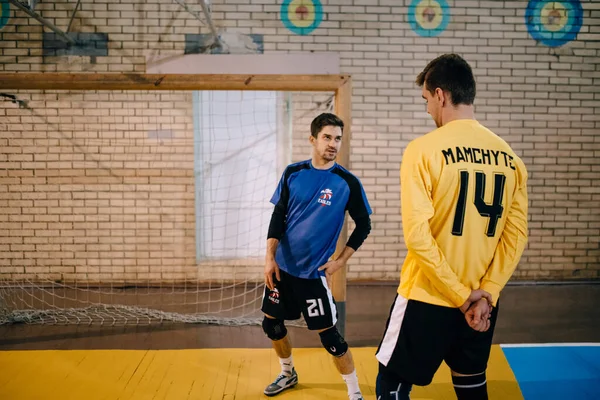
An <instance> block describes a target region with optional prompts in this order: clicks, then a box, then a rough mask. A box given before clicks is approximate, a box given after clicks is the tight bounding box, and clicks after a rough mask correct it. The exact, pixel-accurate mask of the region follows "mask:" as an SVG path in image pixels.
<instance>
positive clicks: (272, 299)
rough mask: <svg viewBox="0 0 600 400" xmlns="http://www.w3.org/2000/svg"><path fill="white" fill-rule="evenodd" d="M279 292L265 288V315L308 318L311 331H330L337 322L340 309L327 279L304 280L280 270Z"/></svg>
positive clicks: (291, 318) (307, 322) (280, 317)
mask: <svg viewBox="0 0 600 400" xmlns="http://www.w3.org/2000/svg"><path fill="white" fill-rule="evenodd" d="M279 272H280V275H279V276H280V277H281V281H277V280H274V283H275V289H274V290H269V288H268V287H266V286H265V292H264V294H263V302H262V308H261V310H262V312H264V313H265V314H268V315H270V316H271V317H274V318H277V319H281V320H295V319H299V318H300V314H302V315H303V316H304V320H305V321H306V325H307V326H308V329H311V330H318V329H327V328H330V327H332V326H334V325H335V323H336V322H337V309H336V307H335V301H334V300H333V296H332V295H331V290H329V287H328V286H327V280H326V279H325V277H324V276H323V277H321V278H320V279H302V278H297V277H295V276H292V275H290V274H288V273H287V272H285V271H282V270H280V271H279Z"/></svg>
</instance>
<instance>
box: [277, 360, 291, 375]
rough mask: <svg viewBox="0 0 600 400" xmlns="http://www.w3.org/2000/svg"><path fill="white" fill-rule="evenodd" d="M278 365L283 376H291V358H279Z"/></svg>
mask: <svg viewBox="0 0 600 400" xmlns="http://www.w3.org/2000/svg"><path fill="white" fill-rule="evenodd" d="M279 364H281V372H283V373H284V374H285V375H292V369H293V368H294V362H293V361H292V356H289V357H288V358H280V359H279Z"/></svg>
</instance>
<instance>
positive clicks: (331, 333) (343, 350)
mask: <svg viewBox="0 0 600 400" xmlns="http://www.w3.org/2000/svg"><path fill="white" fill-rule="evenodd" d="M319 336H320V337H321V343H322V344H323V347H324V348H325V349H326V350H327V352H328V353H329V354H331V355H332V356H333V363H334V364H335V367H336V368H337V370H338V372H339V373H340V374H341V375H342V378H343V379H344V382H346V386H347V387H348V397H350V399H352V400H355V399H362V398H363V397H362V394H361V392H360V387H359V385H358V377H357V376H356V369H355V368H354V360H353V359H352V353H351V352H350V349H349V348H348V344H347V343H346V341H345V340H344V338H343V337H342V335H340V333H339V331H338V330H337V328H336V327H335V326H333V327H330V328H327V329H321V330H319Z"/></svg>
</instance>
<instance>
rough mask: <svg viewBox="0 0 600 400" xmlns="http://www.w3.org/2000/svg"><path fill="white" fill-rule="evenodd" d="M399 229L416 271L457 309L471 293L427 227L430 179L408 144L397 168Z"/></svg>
mask: <svg viewBox="0 0 600 400" xmlns="http://www.w3.org/2000/svg"><path fill="white" fill-rule="evenodd" d="M400 186H401V196H400V197H401V204H402V225H403V229H404V241H405V243H406V247H407V248H408V251H410V252H411V253H412V254H413V255H414V256H415V257H416V258H417V261H418V263H419V267H420V269H421V270H422V271H423V273H424V274H425V276H426V277H427V278H428V279H429V280H430V281H431V283H432V284H433V286H434V287H435V288H436V289H437V290H438V291H440V293H442V294H443V295H444V296H445V297H446V298H447V299H449V300H450V302H451V303H452V304H454V305H455V306H456V307H461V306H462V305H464V304H465V302H467V300H468V299H469V296H470V294H471V289H470V288H468V287H467V286H465V285H463V284H462V283H461V282H460V280H459V279H458V276H457V275H456V273H455V272H454V271H453V270H452V268H451V267H450V265H449V264H448V261H447V260H446V257H445V256H444V254H443V253H442V250H441V249H440V247H439V246H438V244H437V242H436V241H435V238H434V237H433V235H432V233H431V229H430V227H429V219H431V218H432V217H433V215H434V212H435V210H434V209H433V202H432V199H431V177H430V175H429V171H428V170H427V166H426V165H425V162H424V160H423V158H422V156H421V154H420V153H418V152H417V151H416V150H415V149H414V147H412V146H411V145H410V144H409V145H408V147H407V148H406V150H405V151H404V156H403V157H402V165H401V167H400Z"/></svg>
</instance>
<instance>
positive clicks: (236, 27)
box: [0, 0, 600, 279]
mask: <svg viewBox="0 0 600 400" xmlns="http://www.w3.org/2000/svg"><path fill="white" fill-rule="evenodd" d="M212 3H213V5H212V9H213V14H212V17H213V19H214V21H215V23H216V25H217V26H218V27H226V28H228V30H229V31H233V32H241V33H245V34H250V33H253V34H262V35H264V50H265V53H267V52H268V53H273V52H278V53H286V52H304V51H315V52H326V51H330V52H337V53H338V54H339V55H340V58H341V69H342V72H343V73H347V74H352V76H353V82H354V92H353V139H352V143H351V147H352V153H351V163H352V170H353V172H354V173H355V174H356V175H358V176H359V177H360V178H361V179H362V181H363V183H364V185H365V189H366V191H367V194H368V196H369V198H370V201H371V205H372V206H373V209H374V216H373V221H374V223H373V231H372V233H371V236H370V237H369V239H368V240H367V242H366V243H365V244H364V246H363V247H362V248H361V250H360V251H359V252H358V253H357V254H356V255H355V256H354V258H353V259H352V261H351V265H350V269H349V273H348V277H349V278H350V279H397V277H398V270H399V266H400V265H401V262H402V260H403V258H404V256H405V254H406V250H405V246H404V244H403V242H402V226H401V222H400V216H399V178H398V168H399V163H400V161H401V159H402V149H403V148H404V147H405V146H406V144H407V143H408V142H409V141H410V140H411V139H413V138H415V137H417V136H419V135H422V134H423V133H426V132H428V131H429V130H431V129H432V128H433V127H434V125H433V123H432V122H431V120H430V119H429V117H428V116H427V115H426V112H425V105H424V104H423V102H422V100H421V99H420V93H419V90H420V89H418V88H417V87H416V86H415V85H414V83H413V82H414V78H415V76H416V74H417V73H418V72H419V71H420V70H421V69H422V68H423V67H424V65H425V64H426V63H427V61H429V60H430V59H431V58H433V57H435V56H437V55H439V54H441V53H444V52H457V53H460V54H461V55H463V56H464V57H465V58H466V59H467V60H468V61H469V62H470V63H471V65H472V66H473V67H474V70H475V73H476V77H477V82H478V96H477V101H476V113H477V117H478V119H479V120H480V121H481V122H483V123H484V124H486V125H487V126H488V127H489V128H491V129H492V130H494V131H495V132H496V133H497V134H499V135H500V136H502V137H503V138H505V139H506V140H507V141H508V142H509V143H510V144H511V145H512V146H513V148H514V149H515V150H516V152H517V153H518V154H519V155H521V156H522V158H523V160H524V161H525V163H526V165H527V167H528V170H529V173H530V181H529V193H530V241H529V245H528V248H527V250H526V253H525V256H524V257H523V259H522V262H521V264H520V266H519V268H518V270H517V272H516V277H517V278H523V279H573V278H575V279H579V278H598V277H600V249H599V243H600V205H599V204H600V186H599V185H598V184H597V183H596V182H595V178H597V177H598V175H599V173H600V161H598V160H599V158H598V156H599V155H600V134H599V132H600V130H599V129H600V89H598V88H597V87H598V84H599V83H600V3H598V2H595V1H582V4H583V8H584V14H583V15H584V21H583V26H582V28H581V31H580V33H579V35H578V37H577V40H575V41H573V42H570V43H568V44H567V45H565V46H563V47H560V48H555V49H552V48H549V47H547V46H544V45H541V44H538V43H536V42H535V41H534V40H533V39H532V38H531V37H530V36H529V34H528V32H527V30H526V27H525V24H524V14H525V8H526V5H527V2H526V1H512V2H510V1H451V0H449V1H448V3H449V4H450V6H451V7H452V9H451V14H452V16H451V22H450V24H449V25H448V28H447V30H446V31H445V32H444V33H442V34H441V35H440V36H438V37H430V38H425V37H420V36H418V35H417V34H415V33H414V32H413V31H412V30H411V28H410V26H409V24H408V22H407V10H408V5H409V1H408V0H405V1H396V0H354V1H351V0H331V1H323V3H324V5H323V8H324V12H325V17H324V20H323V22H322V23H321V25H320V26H319V28H318V29H316V30H315V31H314V32H312V33H311V34H310V35H308V36H298V35H294V34H293V33H291V32H290V31H289V30H288V29H286V28H285V27H284V26H283V24H282V23H281V21H280V19H279V9H280V5H279V3H280V2H276V1H274V0H261V1H256V0H252V1H250V0H236V1H229V0H228V1H225V0H215V1H213V2H212ZM73 7H74V3H73V2H66V1H52V2H50V1H42V2H40V3H39V4H38V5H37V7H36V11H37V12H39V13H40V14H41V15H42V16H43V17H44V18H47V19H48V20H50V21H52V22H53V23H55V24H56V25H58V26H59V27H61V28H63V29H64V28H65V27H66V26H67V24H68V22H69V18H70V13H71V10H72V8H73ZM190 7H191V8H192V9H193V10H195V11H198V12H199V11H200V7H199V6H198V5H197V4H196V3H194V2H190ZM72 31H74V32H97V33H108V34H109V39H110V41H109V43H108V56H106V57H95V58H90V57H78V56H65V57H47V56H46V57H42V41H41V38H42V32H43V29H42V27H41V25H40V24H39V23H38V22H36V21H35V20H33V19H31V18H28V17H27V16H26V15H25V14H23V13H21V12H16V11H15V10H14V8H12V6H11V19H10V21H9V23H8V25H7V26H6V27H4V28H3V29H2V30H1V31H0V71H6V72H8V71H10V72H13V71H23V72H25V71H30V72H33V71H39V72H53V71H85V72H101V71H102V72H120V71H123V72H144V70H145V57H146V56H147V55H159V54H160V55H167V54H172V55H177V54H182V53H183V49H184V46H185V38H184V34H186V33H208V32H209V30H208V29H207V27H206V26H204V25H202V24H201V23H200V22H199V21H198V20H196V19H195V18H194V17H193V16H191V15H190V14H189V13H187V12H185V11H184V10H183V9H182V8H181V7H180V6H179V5H178V4H176V3H175V2H172V3H169V2H166V3H165V2H159V1H144V2H142V1H132V2H127V3H126V4H121V2H119V1H116V0H115V1H108V0H107V1H102V2H101V1H97V0H96V1H86V2H82V3H81V10H80V12H78V14H77V16H76V18H75V20H74V24H73V28H72ZM215 57H217V56H215ZM38 100H40V99H38ZM33 101H35V99H33V98H32V102H33ZM71 101H74V100H71ZM92 103H93V101H92ZM0 104H2V106H1V107H0V119H1V121H0V142H1V144H2V149H3V151H2V152H1V154H0V157H1V162H2V163H3V169H2V170H1V171H2V172H1V178H0V179H1V182H2V186H1V187H0V201H1V204H2V211H1V213H0V218H2V225H3V228H2V243H1V244H0V254H1V257H0V271H1V272H3V273H16V272H17V271H16V269H19V272H21V273H32V274H35V273H40V272H43V273H54V272H56V273H58V272H62V273H64V272H65V271H70V272H74V271H76V269H74V265H72V264H70V263H71V262H72V263H73V264H77V265H75V266H76V267H77V268H84V269H85V268H86V267H89V265H88V264H86V263H89V262H90V261H89V260H91V259H97V260H98V261H97V262H98V263H101V264H102V265H103V268H104V267H105V268H108V269H102V268H100V269H99V268H97V267H96V270H98V271H100V272H101V271H111V273H112V272H115V271H116V273H117V274H118V273H123V274H126V273H127V271H129V270H130V269H129V268H133V267H132V265H130V264H128V261H126V259H125V258H123V257H122V256H121V254H122V252H123V251H124V247H119V246H125V244H123V243H124V242H125V243H127V242H126V241H124V240H123V239H122V238H121V236H118V238H117V237H115V238H112V239H111V240H114V243H113V242H111V246H109V247H106V248H102V247H98V248H96V247H94V246H96V245H97V244H96V243H94V242H93V240H92V242H90V243H86V239H85V237H86V236H87V235H90V231H91V232H94V231H95V230H97V229H99V228H100V224H102V223H104V222H103V221H102V220H101V218H100V217H99V216H100V215H101V214H102V212H100V211H99V210H105V211H106V212H107V213H111V214H112V213H114V212H115V211H118V213H117V215H122V216H123V218H124V219H125V218H127V215H128V214H129V211H130V210H128V207H132V206H133V205H132V204H130V201H131V199H128V198H126V196H125V193H126V191H124V190H118V192H119V193H120V194H121V195H122V198H121V199H117V200H115V201H117V202H116V203H114V204H113V203H111V199H104V198H101V196H100V194H101V193H105V189H102V188H100V187H99V188H98V190H97V191H95V192H94V191H93V190H92V191H83V192H81V191H80V190H77V186H76V185H78V184H81V183H78V179H80V178H78V177H77V176H75V175H73V174H74V173H73V172H72V171H71V170H74V169H78V168H76V167H75V165H77V163H78V162H85V160H86V158H87V157H88V153H85V154H83V155H82V154H80V153H78V151H76V150H75V149H74V148H73V146H72V145H71V144H66V143H65V146H66V147H65V148H66V149H71V150H63V147H64V146H63V143H62V142H61V141H63V142H64V139H63V138H61V137H60V135H58V134H57V133H56V132H52V130H51V129H47V128H43V127H39V126H38V124H34V123H33V122H32V121H31V118H30V117H27V116H26V113H23V110H15V107H14V105H12V104H11V103H6V102H3V103H0ZM81 105H82V103H81V102H79V103H78V104H77V105H76V106H73V104H72V103H69V102H67V103H58V104H54V103H53V101H52V99H48V100H46V99H44V104H43V105H42V104H40V107H39V108H37V109H38V110H42V109H46V110H47V111H46V112H48V113H49V115H48V119H49V120H51V121H54V123H56V122H57V121H59V120H60V119H61V118H67V117H71V118H73V119H74V118H76V117H77V115H70V114H68V113H66V114H65V112H64V110H63V109H71V110H72V114H76V111H75V110H76V109H75V107H80V106H81ZM95 108H97V109H98V112H101V110H102V107H101V106H98V105H97V106H95ZM61 110H63V111H61ZM17 116H18V117H19V118H20V119H19V120H18V121H17V120H14V118H16V117H17ZM11 124H13V125H11ZM14 124H16V125H17V127H16V128H15V125H14ZM8 125H11V127H9V126H8ZM104 128H105V127H103V126H102V125H100V126H98V127H96V128H94V129H93V131H94V134H95V135H96V136H95V137H96V138H98V139H102V140H105V139H106V136H105V133H103V132H104V131H105V129H104ZM76 131H77V128H73V135H74V137H77V134H76ZM114 132H119V130H115V131H114ZM305 133H306V134H307V133H308V127H306V131H305ZM110 139H111V140H113V141H114V142H115V143H118V142H119V141H120V140H125V139H127V138H123V137H119V136H118V134H116V135H115V136H111V137H110ZM296 143H301V140H300V142H298V140H295V141H294V144H296ZM48 146H58V147H53V148H54V149H59V150H57V151H58V152H59V153H58V154H55V153H54V152H53V151H54V150H53V151H50V150H49V151H47V152H44V151H42V152H40V151H39V150H40V149H39V148H38V147H41V148H49V147H48ZM88 147H89V148H88V150H86V152H89V153H90V154H97V155H101V154H102V153H103V152H104V151H105V150H100V148H99V147H98V146H97V145H96V147H94V145H91V147H90V146H88ZM298 148H299V147H298ZM305 149H306V148H303V149H302V150H301V151H300V153H304V152H305ZM106 151H108V150H106ZM296 151H298V150H297V148H296ZM40 153H41V156H39V154H40ZM37 156H39V157H37ZM130 156H131V155H130ZM189 156H190V154H189V153H187V154H185V155H184V156H183V158H184V159H185V160H187V162H188V163H191V161H190V160H189V159H188V158H187V157H189ZM61 157H62V158H61ZM78 157H79V158H78ZM128 161H129V162H132V163H136V162H144V161H140V160H137V159H136V158H135V157H132V158H130V159H129V160H128ZM123 162H126V160H123ZM28 163H40V164H39V165H38V166H37V167H35V168H38V169H36V173H35V174H33V173H32V168H31V165H30V164H28ZM63 163H66V164H63ZM67 164H68V165H67ZM17 165H18V166H17ZM112 168H113V167H111V169H112ZM114 168H115V169H116V170H117V171H119V172H122V173H123V177H121V182H132V183H135V184H136V185H146V184H147V185H149V186H148V188H147V189H148V190H147V191H148V192H149V193H150V192H153V190H152V189H153V188H154V186H152V185H158V186H160V185H170V184H173V185H178V184H181V185H186V184H188V183H189V181H190V179H191V177H190V175H189V174H190V173H191V172H190V170H189V169H186V168H182V169H181V171H180V172H178V174H181V175H177V176H174V177H165V176H163V175H160V176H158V175H156V176H155V175H152V171H153V170H154V169H153V167H152V166H148V169H147V170H145V171H149V172H148V174H149V175H146V176H139V175H137V173H136V174H134V175H128V174H130V173H131V172H130V171H129V170H127V169H126V168H123V169H121V168H120V167H116V166H115V167H114ZM46 170H47V171H52V172H46V174H50V173H53V174H54V175H52V179H50V175H46V178H45V179H46V182H45V183H40V181H39V180H40V179H43V177H44V172H43V171H46ZM38 171H39V174H38ZM65 171H66V172H65ZM80 171H81V170H80ZM86 171H87V170H86ZM84 176H85V179H90V181H89V184H90V185H110V184H112V182H111V181H110V179H111V178H110V177H109V176H103V175H97V176H94V175H88V174H87V172H86V173H84ZM125 176H127V178H125ZM171 178H172V179H171ZM61 179H62V180H64V181H61ZM138 180H139V181H138ZM165 180H169V181H176V182H175V183H170V182H169V183H167V182H165ZM178 180H185V181H186V182H188V183H179V182H178ZM55 181H56V182H55ZM50 182H52V183H50ZM58 182H64V183H65V184H67V185H73V190H72V191H70V190H66V189H65V190H62V189H61V190H59V191H57V192H56V193H57V197H56V198H54V197H52V198H51V197H49V196H46V197H43V196H42V197H40V198H36V197H35V196H41V194H37V195H36V193H37V191H36V190H35V185H38V184H47V185H54V184H58ZM62 187H66V188H68V187H69V186H61V188H62ZM31 188H33V190H30V189H31ZM163 189H166V188H159V190H163ZM180 192H181V193H185V195H182V196H183V197H181V200H178V201H182V202H184V203H185V202H193V194H190V193H189V192H188V191H187V190H186V189H183V190H181V191H180ZM17 193H22V194H24V193H29V194H28V195H22V196H20V197H19V196H17ZM81 193H92V194H88V195H91V196H92V197H93V198H91V199H88V200H90V201H92V202H96V203H95V204H96V205H93V206H90V207H92V208H94V210H95V211H94V210H92V209H89V210H86V209H85V207H86V206H81V205H80V204H81V201H80V200H81V199H80V198H79V197H77V196H81ZM93 193H96V195H94V194H93ZM59 194H60V195H61V196H67V197H66V198H62V197H60V196H59ZM69 194H70V197H69ZM128 200H129V202H128ZM147 200H148V201H149V200H150V198H148V199H147ZM163 200H165V201H166V199H163ZM61 201H62V202H66V203H65V204H66V205H65V204H62V205H61ZM78 201H79V202H78ZM69 202H71V203H69ZM90 204H91V203H90ZM181 204H183V203H177V204H173V207H179V206H180V205H181ZM136 206H137V205H136ZM54 207H84V209H83V210H82V213H83V215H86V216H89V217H90V218H89V220H86V219H85V218H84V220H83V221H81V223H82V225H77V229H75V223H76V221H61V220H60V218H59V219H58V220H53V219H52V218H51V217H50V216H49V214H47V212H46V214H45V212H44V211H43V210H41V209H46V210H48V209H50V208H54ZM109 207H110V208H109ZM142 207H144V206H142ZM40 214H41V216H44V217H43V218H41V219H40ZM175 214H177V213H175ZM94 215H98V217H94ZM187 215H189V214H187ZM182 218H184V220H185V221H184V223H188V222H189V221H188V219H187V217H182ZM94 219H96V220H94ZM145 223H147V224H150V223H151V221H147V222H145ZM64 224H70V225H68V226H71V227H73V232H75V233H74V234H73V237H72V239H73V240H72V242H71V241H67V242H64V243H63V244H64V246H63V245H62V244H61V246H58V247H57V246H56V245H55V244H56V243H54V241H55V240H56V237H57V236H56V233H57V232H59V233H60V232H61V231H62V230H64V229H67V228H66V226H65V225H64ZM145 227H146V225H144V226H143V227H139V228H134V229H145ZM148 227H149V225H148ZM111 229H116V230H117V231H120V230H121V229H122V230H123V235H124V237H125V236H127V235H128V234H126V232H128V231H127V229H129V228H126V227H125V221H122V222H120V223H117V224H116V225H114V226H112V227H111ZM157 229H159V231H160V229H163V228H160V227H159V228H157ZM164 229H169V228H168V227H165V228H164ZM32 231H33V235H30V234H31V233H32ZM191 232H193V231H191ZM38 233H39V234H38ZM26 236H29V237H32V238H33V239H32V241H28V242H27V243H26V242H25V241H24V239H23V238H24V237H26ZM92 236H93V235H92ZM134 236H136V235H134ZM42 237H46V238H47V239H41V238H42ZM96 237H97V236H96ZM76 240H77V241H76ZM169 240H170V242H169V243H174V242H175V241H173V240H172V239H169ZM193 240H194V238H193V237H191V236H190V230H189V229H187V230H186V229H184V234H183V239H182V240H181V241H180V243H181V245H182V246H184V249H183V250H182V249H179V250H178V251H182V252H183V253H179V254H184V257H183V260H180V261H181V264H180V263H179V262H177V265H183V267H185V268H191V267H192V264H193V259H194V254H193V251H192V252H191V253H190V251H191V250H190V247H189V243H190V242H193ZM80 242H81V243H80ZM186 243H187V244H186ZM78 245H79V247H77V246H78ZM83 245H85V250H83V247H81V246H83ZM113 245H114V247H112V246H113ZM69 246H71V247H69ZM149 246H150V245H149ZM109 248H110V251H109V250H108V249H109ZM102 249H104V250H106V251H108V253H105V255H107V256H108V258H106V257H104V256H103V257H100V255H99V253H96V254H98V257H90V258H89V259H87V260H88V261H85V262H84V265H81V264H79V263H78V262H77V261H76V260H81V258H80V257H79V256H77V254H78V253H79V252H85V253H90V252H91V253H94V252H99V251H100V250H102ZM104 250H102V251H104ZM141 251H142V252H144V254H139V255H136V256H135V258H134V262H135V265H140V264H141V265H142V268H151V267H146V265H148V266H149V265H155V264H160V263H162V262H164V260H166V259H171V257H174V256H173V254H172V253H171V252H169V251H168V250H167V251H166V252H160V254H154V253H152V249H150V248H149V249H142V250H141ZM40 253H41V254H43V255H45V256H47V257H45V258H44V257H42V256H40ZM40 257H42V258H43V259H44V260H46V261H43V262H42V261H40ZM53 258H57V259H60V260H70V261H67V262H66V263H65V262H64V261H61V263H60V264H59V263H56V262H54V263H53V262H52V259H53ZM149 259H150V261H148V262H141V261H140V260H149ZM152 260H153V261H152ZM157 260H159V261H157ZM183 267H182V268H183ZM65 268H66V270H65ZM82 271H83V270H82ZM146 271H147V272H148V273H151V271H150V270H146V269H143V270H142V272H143V273H145V272H146ZM111 276H112V277H114V276H115V275H111Z"/></svg>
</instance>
